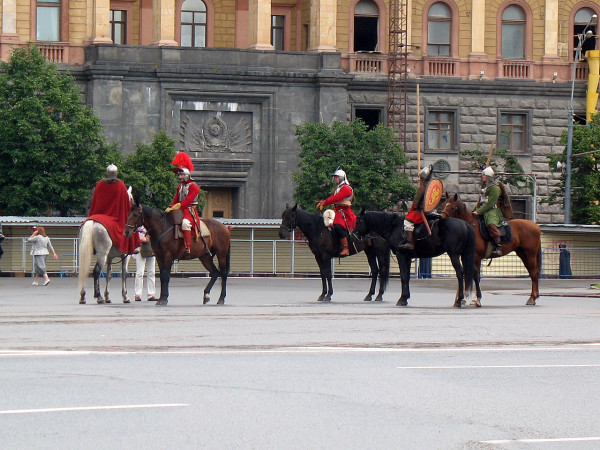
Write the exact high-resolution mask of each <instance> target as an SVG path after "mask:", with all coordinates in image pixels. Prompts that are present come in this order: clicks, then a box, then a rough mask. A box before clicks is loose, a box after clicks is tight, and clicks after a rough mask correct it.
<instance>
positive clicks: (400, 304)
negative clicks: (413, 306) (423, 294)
mask: <svg viewBox="0 0 600 450" xmlns="http://www.w3.org/2000/svg"><path fill="white" fill-rule="evenodd" d="M396 306H408V300H402V299H400V300H398V302H397V303H396Z"/></svg>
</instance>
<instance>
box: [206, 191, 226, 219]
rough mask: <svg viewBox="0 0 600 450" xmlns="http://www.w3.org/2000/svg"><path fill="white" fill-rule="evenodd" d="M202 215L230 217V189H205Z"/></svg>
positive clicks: (207, 216)
mask: <svg viewBox="0 0 600 450" xmlns="http://www.w3.org/2000/svg"><path fill="white" fill-rule="evenodd" d="M202 217H206V218H213V217H217V218H219V217H223V218H226V219H231V189H206V206H205V207H204V209H203V210H202Z"/></svg>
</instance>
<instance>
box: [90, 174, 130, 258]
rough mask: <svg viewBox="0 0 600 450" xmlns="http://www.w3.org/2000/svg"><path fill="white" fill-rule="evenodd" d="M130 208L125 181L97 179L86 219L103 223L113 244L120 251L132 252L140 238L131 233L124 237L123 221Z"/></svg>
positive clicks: (125, 221) (124, 221)
mask: <svg viewBox="0 0 600 450" xmlns="http://www.w3.org/2000/svg"><path fill="white" fill-rule="evenodd" d="M130 209H131V201H130V200H129V194H128V193H127V188H126V187H125V183H123V182H122V181H121V180H117V181H116V182H114V183H112V182H106V181H104V180H100V181H98V183H97V184H96V188H95V189H94V195H93V197H92V204H91V205H90V215H89V217H88V218H87V219H86V220H95V221H96V222H99V223H101V224H102V225H104V228H106V230H107V231H108V234H109V235H110V238H111V239H112V241H113V244H114V245H115V246H116V247H117V248H118V249H119V251H120V252H122V253H133V252H134V250H135V249H136V248H137V247H139V246H140V238H139V236H138V234H137V233H133V235H132V237H131V238H127V237H125V235H124V234H123V232H124V231H125V223H127V215H128V214H129V210H130Z"/></svg>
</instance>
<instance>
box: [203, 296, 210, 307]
mask: <svg viewBox="0 0 600 450" xmlns="http://www.w3.org/2000/svg"><path fill="white" fill-rule="evenodd" d="M208 302H210V296H208V295H205V296H204V298H203V299H202V304H203V305H206V304H207V303H208Z"/></svg>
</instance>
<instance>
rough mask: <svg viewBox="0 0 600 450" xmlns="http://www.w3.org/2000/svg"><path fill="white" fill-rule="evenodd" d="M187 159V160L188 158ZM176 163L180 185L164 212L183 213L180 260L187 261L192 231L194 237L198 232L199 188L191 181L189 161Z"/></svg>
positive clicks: (191, 167) (190, 164)
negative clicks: (178, 164)
mask: <svg viewBox="0 0 600 450" xmlns="http://www.w3.org/2000/svg"><path fill="white" fill-rule="evenodd" d="M181 154H184V153H183V152H180V153H178V155H181ZM184 155H186V154H184ZM186 156H187V155H186ZM176 159H177V157H176ZM187 159H189V157H188V158H187ZM173 161H175V160H173ZM178 162H179V163H180V167H179V168H178V169H177V175H178V177H179V182H180V183H181V184H180V185H179V186H177V192H176V193H175V198H173V201H172V202H171V205H169V207H168V208H167V209H166V210H165V211H166V212H171V211H173V210H175V209H181V210H182V211H183V222H182V223H181V231H182V233H183V243H184V247H183V255H182V257H181V259H189V257H190V246H191V243H192V230H195V231H196V235H197V234H198V233H199V232H200V217H199V216H198V210H197V209H196V207H197V206H198V194H200V187H199V186H198V185H197V184H196V183H195V182H194V180H192V177H191V171H192V170H194V166H193V165H192V161H191V159H189V161H185V160H182V158H179V161H178Z"/></svg>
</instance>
